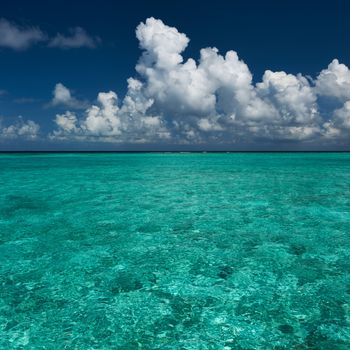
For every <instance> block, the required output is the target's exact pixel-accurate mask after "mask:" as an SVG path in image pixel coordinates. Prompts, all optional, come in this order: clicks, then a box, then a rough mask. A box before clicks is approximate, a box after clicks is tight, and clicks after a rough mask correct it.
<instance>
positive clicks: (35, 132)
mask: <svg viewBox="0 0 350 350" xmlns="http://www.w3.org/2000/svg"><path fill="white" fill-rule="evenodd" d="M39 132H40V126H39V125H38V124H37V123H35V122H34V121H32V120H24V119H23V118H22V117H18V118H17V120H16V121H15V123H14V124H11V125H6V126H3V125H2V123H0V140H4V139H6V140H8V139H17V138H21V139H24V140H36V139H37V138H38V136H39Z"/></svg>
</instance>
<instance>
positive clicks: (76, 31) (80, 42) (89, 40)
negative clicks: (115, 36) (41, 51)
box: [48, 27, 101, 49]
mask: <svg viewBox="0 0 350 350" xmlns="http://www.w3.org/2000/svg"><path fill="white" fill-rule="evenodd" d="M100 41H101V39H100V38H99V37H92V36H90V35H89V34H88V33H87V32H86V31H85V30H84V29H83V28H81V27H76V28H72V29H70V35H69V36H65V35H62V34H60V33H58V34H57V35H56V36H55V37H54V38H53V39H51V40H50V42H49V44H48V46H49V47H57V48H60V49H76V48H81V47H87V48H89V49H94V48H95V47H96V46H97V45H98V44H99V42H100Z"/></svg>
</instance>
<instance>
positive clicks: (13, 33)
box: [0, 18, 46, 50]
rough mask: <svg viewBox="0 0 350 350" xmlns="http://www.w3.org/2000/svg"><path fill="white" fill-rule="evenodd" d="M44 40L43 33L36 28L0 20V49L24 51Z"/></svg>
mask: <svg viewBox="0 0 350 350" xmlns="http://www.w3.org/2000/svg"><path fill="white" fill-rule="evenodd" d="M45 40H46V35H45V33H43V32H42V31H41V30H40V29H39V28H37V27H28V26H27V27H25V26H19V25H17V24H15V23H11V22H9V21H8V20H6V19H4V18H2V19H0V47H7V48H11V49H13V50H25V49H27V48H28V47H30V46H32V45H33V44H36V43H38V42H42V41H45Z"/></svg>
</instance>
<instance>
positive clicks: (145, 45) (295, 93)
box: [51, 18, 350, 143]
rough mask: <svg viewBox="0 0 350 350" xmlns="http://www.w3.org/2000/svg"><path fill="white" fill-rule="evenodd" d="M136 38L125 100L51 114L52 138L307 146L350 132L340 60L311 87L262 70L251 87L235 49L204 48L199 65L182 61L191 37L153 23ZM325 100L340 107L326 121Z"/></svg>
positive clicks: (105, 96)
mask: <svg viewBox="0 0 350 350" xmlns="http://www.w3.org/2000/svg"><path fill="white" fill-rule="evenodd" d="M136 37H137V39H138V40H139V46H140V48H141V50H142V55H141V57H140V59H139V61H138V62H137V64H136V67H135V68H136V72H137V75H136V78H130V79H128V90H127V93H126V96H125V97H124V99H122V100H120V99H118V97H117V94H116V93H115V92H112V91H110V92H107V93H99V95H98V99H97V100H98V104H97V105H93V106H90V107H89V108H87V109H86V111H85V112H84V113H83V114H82V115H75V114H74V115H73V114H72V113H71V112H67V113H66V114H63V115H57V116H56V124H57V129H56V130H55V131H54V132H53V133H52V135H51V137H54V138H55V137H56V138H76V139H81V140H86V139H90V140H91V139H94V140H100V141H108V142H155V141H164V142H172V143H198V142H215V143H217V142H229V143H233V142H236V141H238V140H240V141H242V140H243V141H251V140H260V139H267V140H287V141H304V142H306V141H313V140H319V139H324V140H329V139H330V138H336V137H337V135H338V136H339V135H348V134H349V133H350V128H348V126H347V125H348V124H350V123H349V121H348V115H349V114H348V109H349V106H350V105H349V104H348V101H349V100H350V92H349V91H350V73H349V69H348V68H347V67H346V66H345V65H344V64H341V63H339V61H338V60H333V61H332V62H331V64H330V65H329V66H328V68H326V69H325V70H323V71H322V72H320V74H319V76H318V77H317V78H316V79H315V80H312V79H309V78H306V77H305V76H303V75H301V74H297V75H294V74H288V73H287V72H284V71H279V72H273V71H270V70H266V71H265V73H264V74H263V77H262V79H261V81H259V82H257V83H254V82H253V77H252V73H251V72H250V69H249V67H248V66H247V64H246V63H245V62H244V61H243V60H242V59H240V58H239V56H238V54H237V52H235V51H233V50H230V51H228V52H226V53H225V54H221V53H219V51H218V49H216V48H215V47H208V48H203V49H202V50H201V51H200V58H199V60H198V61H197V60H195V59H193V58H189V59H187V60H185V59H184V57H183V52H184V50H185V49H186V47H187V46H188V45H189V42H190V40H189V38H188V37H187V36H186V35H185V34H183V33H181V32H179V31H178V30H177V29H176V28H174V27H170V26H168V25H166V24H164V23H163V22H162V21H161V20H159V19H155V18H148V19H147V20H146V21H145V22H142V23H140V24H139V25H138V26H137V28H136ZM67 95H68V94H67ZM66 97H67V99H70V98H71V96H70V95H69V96H66ZM330 97H331V98H334V99H336V100H337V101H338V103H339V104H340V105H341V106H342V107H341V106H340V108H339V109H337V110H333V111H331V112H327V113H326V114H324V112H321V111H320V110H321V109H320V107H319V103H320V102H322V100H323V99H328V98H330ZM349 103H350V102H349ZM347 130H349V131H347Z"/></svg>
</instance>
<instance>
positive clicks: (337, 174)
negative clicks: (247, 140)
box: [0, 153, 350, 350]
mask: <svg viewBox="0 0 350 350" xmlns="http://www.w3.org/2000/svg"><path fill="white" fill-rule="evenodd" d="M0 185H1V191H0V348H1V349H121V350H126V349H130V350H132V349H181V350H186V349H188V350H189V349H200V350H202V349H203V350H205V349H224V350H229V349H235V350H236V349H238V350H239V349H349V348H350V306H349V300H350V236H349V235H350V154H347V153H340V154H334V153H333V154H330V153H322V154H310V153H301V154H300V153H298V154H295V153H294V154H286V153H277V154H268V153H267V154H36V155H6V154H4V155H0Z"/></svg>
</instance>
